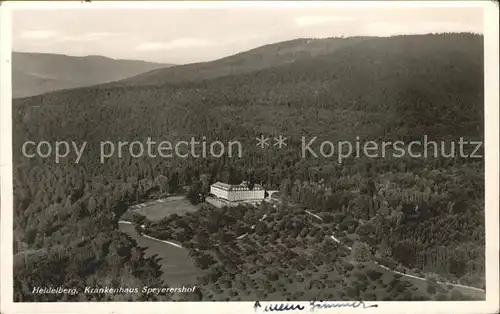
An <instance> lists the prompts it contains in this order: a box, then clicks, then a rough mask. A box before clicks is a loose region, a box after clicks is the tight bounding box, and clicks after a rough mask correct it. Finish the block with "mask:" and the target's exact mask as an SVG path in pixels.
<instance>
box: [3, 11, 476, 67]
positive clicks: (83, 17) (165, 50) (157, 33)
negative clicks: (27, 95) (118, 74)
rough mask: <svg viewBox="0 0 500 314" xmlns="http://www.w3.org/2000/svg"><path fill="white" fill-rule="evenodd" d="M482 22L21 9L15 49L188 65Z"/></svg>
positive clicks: (410, 16) (447, 17)
mask: <svg viewBox="0 0 500 314" xmlns="http://www.w3.org/2000/svg"><path fill="white" fill-rule="evenodd" d="M482 25H483V22H482V11H481V9H479V8H478V9H476V8H429V7H427V8H379V7H377V8H374V7H371V8H366V7H364V8H363V7H356V8H352V7H351V8H345V7H344V8H340V7H316V8H315V7H302V8H293V7H284V6H282V7H279V8H278V7H266V8H256V7H254V8H241V7H239V8H238V7H232V8H225V9H222V8H216V9H215V8H214V9H202V8H197V9H168V8H161V9H137V8H136V9H133V10H132V9H112V10H111V9H92V10H78V9H58V10H42V11H41V10H29V11H28V10H19V9H18V10H16V11H15V12H14V13H13V49H14V50H15V51H27V52H48V53H60V54H67V55H77V56H82V55H103V56H107V57H111V58H120V59H141V60H147V61H157V62H165V63H176V64H182V63H191V62H199V61H208V60H214V59H218V58H221V57H225V56H228V55H231V54H234V53H238V52H241V51H245V50H248V49H251V48H255V47H258V46H261V45H265V44H269V43H274V42H278V41H283V40H290V39H295V38H300V37H333V36H360V35H363V36H389V35H394V34H422V33H436V32H475V33H483V30H482Z"/></svg>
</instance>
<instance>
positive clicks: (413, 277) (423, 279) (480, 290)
mask: <svg viewBox="0 0 500 314" xmlns="http://www.w3.org/2000/svg"><path fill="white" fill-rule="evenodd" d="M305 212H306V214H308V215H310V216H312V217H315V218H316V219H318V220H320V221H323V218H321V217H320V216H318V215H316V214H314V213H312V212H310V211H308V210H306V211H305ZM266 217H267V214H264V215H263V216H262V217H261V218H260V219H259V221H263V220H264V219H266ZM118 223H119V224H121V225H133V223H132V222H130V221H124V220H120V221H119V222H118ZM250 228H251V229H255V225H252V226H251V227H250ZM127 233H128V234H130V232H127ZM137 236H139V234H138V233H137V232H136V237H137ZM140 236H141V237H143V238H145V239H148V240H150V241H155V242H160V243H163V244H167V245H169V246H173V247H176V248H178V249H179V248H180V249H185V248H184V247H183V246H181V245H180V244H177V243H174V242H171V241H166V240H160V239H157V238H154V237H151V236H149V235H147V234H143V233H141V234H140ZM246 236H248V232H247V233H244V234H242V235H240V236H238V237H237V238H236V239H238V240H240V239H243V238H245V237H246ZM330 239H332V240H333V241H335V242H337V243H339V244H341V245H343V246H345V247H346V248H347V249H348V250H350V251H352V247H350V246H348V245H347V244H344V243H342V242H341V241H340V240H339V239H337V238H336V237H335V235H333V234H332V235H330ZM184 251H185V252H186V253H187V250H184ZM156 254H158V255H159V256H162V257H163V256H164V255H165V254H161V253H158V252H156ZM373 262H374V263H375V264H376V265H377V266H379V267H380V268H383V269H385V270H387V271H390V272H392V273H394V274H399V275H401V276H404V277H407V278H412V279H416V280H422V281H427V279H426V278H424V277H419V276H415V275H410V274H406V273H402V272H400V271H397V270H394V269H390V268H388V267H387V266H384V265H381V264H380V263H378V262H377V261H373ZM437 283H438V284H442V285H449V286H453V287H458V288H463V289H469V290H475V291H479V292H483V293H484V292H485V290H484V289H480V288H477V287H472V286H467V285H461V284H457V283H451V282H444V281H437Z"/></svg>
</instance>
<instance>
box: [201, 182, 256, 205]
mask: <svg viewBox="0 0 500 314" xmlns="http://www.w3.org/2000/svg"><path fill="white" fill-rule="evenodd" d="M210 193H211V194H213V195H214V196H216V197H217V198H220V199H223V200H225V201H228V202H247V201H248V202H253V201H262V200H264V198H265V193H266V190H265V189H264V188H263V187H262V186H261V185H259V184H255V185H254V186H253V188H252V189H250V188H249V186H248V183H247V182H245V181H244V182H242V183H241V184H239V185H231V184H226V183H222V182H217V183H214V184H212V186H210Z"/></svg>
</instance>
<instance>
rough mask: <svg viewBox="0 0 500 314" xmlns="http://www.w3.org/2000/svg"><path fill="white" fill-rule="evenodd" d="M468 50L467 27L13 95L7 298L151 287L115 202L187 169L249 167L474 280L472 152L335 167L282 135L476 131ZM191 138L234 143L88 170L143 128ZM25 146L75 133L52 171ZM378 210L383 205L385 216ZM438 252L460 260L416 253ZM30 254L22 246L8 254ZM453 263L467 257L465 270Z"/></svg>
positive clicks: (478, 194) (476, 51)
mask: <svg viewBox="0 0 500 314" xmlns="http://www.w3.org/2000/svg"><path fill="white" fill-rule="evenodd" d="M482 51H483V37H482V36H479V35H471V34H440V35H418V36H397V37H390V38H372V39H365V40H361V41H360V42H358V43H356V44H352V45H346V46H345V47H343V48H341V49H337V50H335V51H333V52H331V53H328V54H321V55H316V56H309V57H305V58H304V59H302V60H299V61H295V62H292V63H288V64H286V65H279V66H275V67H272V68H266V69H262V70H259V71H253V72H248V73H242V74H238V75H230V76H224V77H219V78H216V79H212V80H208V79H207V80H197V81H189V82H184V81H182V82H168V81H164V82H160V84H157V83H154V84H149V83H148V84H146V86H140V85H139V86H132V85H125V86H116V85H112V86H111V85H107V84H106V85H101V86H92V87H85V88H78V89H73V90H64V91H58V92H53V93H47V94H44V95H39V96H34V97H30V98H25V99H15V100H14V101H13V152H14V156H13V162H14V239H15V243H14V247H15V251H16V253H19V254H18V255H17V256H18V258H16V265H15V270H14V275H15V292H16V300H32V299H40V298H41V297H40V296H33V295H31V294H30V292H29V289H28V288H27V287H32V286H47V285H48V284H47V283H51V284H53V285H54V286H62V285H64V284H65V283H68V282H70V283H77V284H78V285H80V286H85V285H97V284H100V285H106V284H107V283H108V282H120V280H123V281H121V282H124V283H125V284H129V285H136V284H139V283H146V284H147V285H149V286H153V285H161V282H159V280H158V278H159V276H158V269H156V268H154V267H153V266H152V265H155V263H156V262H155V260H154V258H153V259H147V260H146V259H145V257H144V255H143V254H142V252H141V251H139V250H137V249H135V243H134V242H133V241H132V240H131V239H130V238H128V237H126V236H124V235H123V234H121V233H120V232H119V231H118V229H117V223H116V222H117V219H118V217H120V215H121V214H123V212H124V210H125V209H126V208H127V206H128V205H129V204H133V203H137V202H141V201H145V200H147V199H148V197H150V194H149V192H150V191H151V190H155V189H157V190H168V192H171V193H176V192H179V191H181V190H182V187H184V186H190V185H191V184H193V183H196V182H197V181H198V180H199V179H200V175H206V176H208V177H209V181H210V182H214V181H217V180H226V179H227V178H228V177H229V178H230V177H236V178H239V179H241V176H242V175H243V174H244V173H246V172H249V171H251V172H253V173H254V175H255V178H256V180H257V181H258V182H262V183H263V184H264V185H265V186H266V188H269V189H276V188H278V187H280V186H282V187H286V188H285V189H284V191H282V193H283V195H287V194H290V197H292V198H294V199H295V200H296V201H300V202H302V203H304V204H305V205H306V206H308V207H309V208H317V209H321V210H325V211H329V212H330V213H332V211H338V210H342V213H340V212H337V213H336V214H338V216H339V219H344V218H346V217H347V216H349V215H350V216H349V218H348V220H346V222H345V224H346V225H349V221H352V220H353V219H355V220H356V221H360V222H363V221H365V222H366V221H368V220H369V221H371V224H374V226H375V227H374V228H373V230H375V231H376V232H377V233H376V234H373V239H379V238H380V237H381V236H382V235H383V236H388V235H390V241H389V242H388V243H386V244H384V246H386V247H387V246H389V247H391V248H392V249H394V250H395V252H396V251H397V252H398V253H397V254H395V255H394V256H396V257H397V262H399V263H403V264H405V265H406V266H408V267H421V266H422V264H425V267H426V269H427V270H428V271H430V272H441V273H444V274H447V273H448V270H449V269H453V271H454V272H455V273H456V276H458V277H463V276H465V275H464V274H467V276H470V277H471V278H473V279H469V281H470V282H471V283H475V284H477V283H478V282H481V278H482V274H483V273H482V271H483V270H484V269H483V268H482V266H481V265H484V249H483V245H484V165H483V164H482V160H464V159H460V158H438V159H428V160H423V159H410V158H406V159H388V158H385V159H384V158H380V159H362V158H350V159H348V160H346V161H345V162H344V163H342V164H339V163H337V162H336V161H332V160H329V159H301V158H299V157H298V154H299V151H300V148H299V146H298V144H297V143H300V140H299V139H298V136H307V137H311V136H316V135H318V136H319V135H321V136H325V137H328V138H329V139H340V140H342V139H352V138H353V137H354V136H356V135H359V136H360V137H362V138H368V139H391V138H402V139H403V140H410V139H412V138H413V137H420V136H422V135H424V134H428V135H430V136H433V137H434V139H437V140H439V139H442V138H449V137H453V138H458V137H460V136H464V137H469V138H478V139H482V137H483V122H482V121H483V119H482V116H483V97H484V96H483V53H482ZM167 70H168V69H167ZM167 70H166V71H167ZM162 71H163V70H162ZM153 73H154V72H153ZM158 73H159V72H158ZM219 73H220V72H219ZM204 78H206V77H204ZM167 82H168V83H167ZM259 134H264V135H269V136H276V135H278V134H282V135H285V136H287V137H289V142H288V144H289V145H288V146H287V147H286V149H283V150H276V149H274V150H270V151H265V152H264V151H262V150H259V149H257V148H256V146H255V140H254V139H255V137H257V136H259ZM191 136H196V137H198V139H199V138H201V137H202V136H205V137H206V139H207V142H210V141H211V140H214V139H218V140H220V141H222V142H225V143H227V141H229V140H241V142H242V143H243V144H244V145H245V149H244V155H243V157H242V158H232V159H231V158H208V159H204V158H161V157H157V158H132V157H130V155H129V154H124V156H123V157H122V158H118V156H117V155H116V154H115V156H114V157H113V158H109V159H108V160H106V162H105V163H102V164H101V163H100V160H99V156H98V154H99V151H98V150H99V142H101V141H117V140H122V141H128V142H131V141H134V140H139V141H142V142H145V141H146V139H147V138H148V137H151V138H152V139H153V140H156V141H160V140H170V141H173V142H175V141H176V140H179V139H181V140H189V137H191ZM28 140H29V141H35V142H39V141H48V142H51V143H54V142H55V141H63V140H66V141H76V143H77V144H78V145H81V144H82V142H84V141H85V142H87V143H88V146H87V148H86V149H85V153H84V156H83V158H82V159H81V160H80V162H79V163H78V164H75V163H74V161H75V158H74V153H73V155H70V156H72V157H68V158H66V159H64V160H62V161H61V163H59V164H56V163H55V161H54V159H51V158H45V159H44V158H31V159H30V158H25V157H23V156H22V154H21V152H22V151H21V147H22V144H23V143H24V142H25V141H28ZM310 183H311V184H310ZM313 183H314V184H313ZM316 183H317V184H318V185H315V184H316ZM318 186H319V187H318ZM367 187H368V188H367ZM325 191H329V192H325ZM332 191H333V192H332ZM326 193H330V194H328V195H327V194H326ZM374 199H377V200H376V201H373V202H372V201H370V200H374ZM332 204H334V205H332ZM330 205H331V206H330ZM403 205H408V206H409V205H411V206H410V207H411V208H414V207H415V206H416V205H418V206H420V208H425V209H423V210H422V212H423V213H425V214H424V215H422V216H421V218H420V219H422V220H423V221H422V222H419V223H417V224H415V223H408V224H406V222H405V220H404V219H401V217H402V215H405V213H403V211H402V209H401V208H402V207H403ZM406 207H407V206H405V208H406ZM382 209H383V210H382ZM378 211H380V212H384V211H385V212H389V213H391V212H393V213H394V214H391V217H392V218H390V219H389V218H387V217H388V216H387V215H385V214H380V215H379V214H377V212H378ZM408 213H410V211H408ZM410 214H411V213H410ZM410 214H408V215H409V216H410ZM346 215H347V216H346ZM384 215H385V216H384ZM340 216H342V217H340ZM375 216H376V217H377V219H374V217H375ZM398 217H400V218H398ZM346 219H347V218H346ZM378 220H381V222H380V221H378ZM377 226H382V227H383V228H378V227H377ZM391 228H392V229H391ZM373 230H371V229H370V230H368V231H366V232H365V236H366V237H368V238H369V237H370V236H371V234H372V231H373ZM387 230H393V231H391V232H389V231H387ZM375 231H373V232H375ZM193 232H195V231H193ZM465 233H467V234H465ZM367 234H368V235H367ZM410 235H413V236H410ZM431 235H432V237H431ZM429 237H430V238H429ZM374 241H375V240H374ZM377 241H378V240H377ZM371 245H372V246H373V247H374V248H376V247H377V246H378V245H379V243H371ZM443 245H444V246H447V247H448V249H447V250H448V251H446V252H447V253H446V254H454V253H452V252H455V249H457V250H458V249H459V250H460V252H461V253H460V254H461V255H460V256H461V257H460V260H459V261H458V262H457V263H458V265H459V266H460V267H458V268H457V267H455V266H456V265H452V266H453V267H451V266H450V265H445V264H443V262H442V261H441V260H440V262H439V263H438V262H436V261H435V260H432V259H431V256H432V254H434V253H433V252H435V251H433V250H434V249H437V247H438V246H443ZM472 247H476V248H477V249H474V250H472V249H470V248H472ZM402 248H403V249H404V250H403V249H402ZM31 251H36V252H38V253H37V254H24V253H23V252H31ZM389 251H390V250H389ZM415 252H421V253H422V254H421V255H422V256H420V257H419V258H420V259H419V260H418V263H417V264H415V263H413V262H412V261H413V258H411V259H407V258H406V257H408V256H413V255H415ZM450 252H451V253H450ZM410 253H411V254H413V255H410ZM462 253H463V254H462ZM465 253H467V254H469V255H467V254H465ZM443 254H445V253H443ZM481 254H483V255H482V258H483V260H482V261H483V263H481ZM26 255H27V256H26ZM424 255H425V256H424ZM443 256H444V255H443ZM478 256H479V257H478ZM464 259H465V261H466V260H467V259H469V260H471V261H472V260H474V264H473V265H469V266H467V267H468V268H465V266H463V264H464V263H466V262H464ZM415 260H416V259H415ZM424 262H425V263H424ZM145 264H147V265H149V266H148V267H144V266H143V265H145ZM462 266H463V267H462ZM457 269H458V270H457ZM465 269H467V270H465ZM304 289H305V288H304ZM52 297H53V296H52ZM52 297H51V298H52ZM54 298H55V297H54ZM75 298H77V299H78V298H80V299H82V298H83V299H85V298H87V296H84V295H80V296H77V297H75ZM95 298H98V299H99V298H100V299H102V298H104V297H103V296H95ZM110 298H112V297H110Z"/></svg>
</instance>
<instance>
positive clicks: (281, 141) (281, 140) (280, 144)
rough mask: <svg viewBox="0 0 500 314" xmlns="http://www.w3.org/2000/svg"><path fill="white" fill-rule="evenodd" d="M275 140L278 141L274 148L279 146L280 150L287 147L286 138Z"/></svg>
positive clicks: (280, 137)
mask: <svg viewBox="0 0 500 314" xmlns="http://www.w3.org/2000/svg"><path fill="white" fill-rule="evenodd" d="M274 140H275V141H276V143H274V146H278V148H281V147H283V146H286V137H284V136H281V135H280V136H279V137H278V138H276V137H275V138H274Z"/></svg>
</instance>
